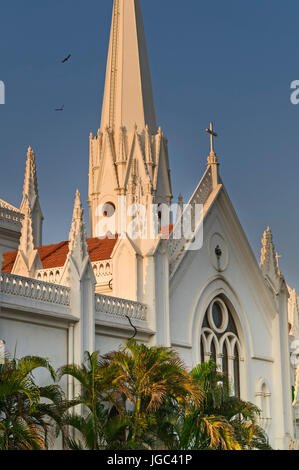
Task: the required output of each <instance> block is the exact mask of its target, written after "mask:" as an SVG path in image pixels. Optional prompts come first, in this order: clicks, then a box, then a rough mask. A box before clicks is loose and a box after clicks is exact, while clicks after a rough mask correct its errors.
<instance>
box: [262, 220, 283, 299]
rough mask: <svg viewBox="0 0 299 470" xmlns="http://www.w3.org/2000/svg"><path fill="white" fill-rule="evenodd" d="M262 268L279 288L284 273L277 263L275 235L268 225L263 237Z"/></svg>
mask: <svg viewBox="0 0 299 470" xmlns="http://www.w3.org/2000/svg"><path fill="white" fill-rule="evenodd" d="M261 270H262V272H263V274H264V276H265V277H267V278H268V279H269V280H270V281H271V283H272V285H273V286H274V287H275V288H276V290H277V289H278V287H279V285H280V280H281V278H282V275H281V272H280V270H279V266H278V263H277V254H276V252H275V247H274V243H273V235H272V232H271V229H270V227H267V230H266V231H265V232H264V235H263V238H262V250H261Z"/></svg>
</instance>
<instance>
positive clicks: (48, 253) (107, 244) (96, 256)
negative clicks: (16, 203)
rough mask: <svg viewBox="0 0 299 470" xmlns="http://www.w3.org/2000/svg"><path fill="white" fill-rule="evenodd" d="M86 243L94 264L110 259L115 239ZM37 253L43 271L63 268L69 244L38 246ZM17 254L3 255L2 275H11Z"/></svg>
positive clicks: (12, 252)
mask: <svg viewBox="0 0 299 470" xmlns="http://www.w3.org/2000/svg"><path fill="white" fill-rule="evenodd" d="M86 241H87V245H88V253H89V257H90V260H91V262H96V261H102V260H105V259H110V258H111V255H112V252H113V249H114V247H115V245H116V242H117V237H116V238H115V239H110V238H105V239H100V238H88V239H87V240H86ZM37 251H38V253H39V256H40V259H41V262H42V265H43V268H44V269H51V268H60V267H62V266H64V263H65V261H66V258H67V255H68V252H69V242H68V241H66V242H61V243H58V244H56V245H48V246H40V247H38V248H37ZM17 253H18V252H17V251H9V252H7V253H3V258H4V260H3V264H2V271H3V272H4V273H11V271H12V268H13V265H14V262H15V259H16V257H17Z"/></svg>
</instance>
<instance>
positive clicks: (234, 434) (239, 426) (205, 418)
mask: <svg viewBox="0 0 299 470" xmlns="http://www.w3.org/2000/svg"><path fill="white" fill-rule="evenodd" d="M191 376H192V377H193V379H194V380H195V382H196V383H198V384H200V386H201V388H202V390H203V392H204V399H203V401H202V403H201V406H200V408H199V409H198V408H197V407H194V408H193V410H191V413H190V415H189V416H188V420H190V422H191V428H192V425H194V424H195V428H196V430H195V428H193V429H194V432H195V435H196V438H199V442H200V443H201V447H202V448H215V449H236V450H238V449H243V450H250V449H263V450H265V449H270V448H271V447H270V445H269V442H268V438H267V436H266V434H265V432H264V431H263V429H262V428H261V427H260V426H258V424H257V417H258V415H259V414H260V410H259V409H258V408H257V407H256V406H255V405H253V404H252V403H249V402H245V401H243V400H241V399H240V398H239V397H237V396H232V395H231V392H230V384H229V381H228V378H227V376H226V375H225V374H223V373H221V372H219V371H218V370H217V367H216V365H215V364H214V363H213V362H212V361H209V362H205V363H203V364H199V365H198V366H197V367H195V368H194V369H193V370H192V371H191ZM213 427H216V432H215V430H213ZM217 428H218V429H217Z"/></svg>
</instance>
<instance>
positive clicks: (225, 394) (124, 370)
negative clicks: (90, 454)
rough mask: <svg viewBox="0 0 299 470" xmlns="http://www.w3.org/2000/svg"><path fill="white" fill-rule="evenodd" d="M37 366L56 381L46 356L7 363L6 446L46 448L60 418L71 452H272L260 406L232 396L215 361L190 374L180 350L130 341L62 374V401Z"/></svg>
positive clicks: (0, 424)
mask: <svg viewBox="0 0 299 470" xmlns="http://www.w3.org/2000/svg"><path fill="white" fill-rule="evenodd" d="M38 367H43V368H46V369H47V370H48V371H49V373H50V375H51V377H52V379H55V377H56V374H55V371H54V369H53V368H52V367H51V365H50V364H49V362H48V361H47V360H45V359H42V358H38V357H25V358H23V359H20V360H19V361H17V360H15V359H14V360H9V359H8V358H7V359H6V360H5V363H4V364H3V365H0V449H46V448H47V447H48V444H49V429H51V428H53V421H54V422H55V423H56V431H57V432H58V431H62V435H63V440H64V446H65V448H68V449H71V450H82V449H88V450H102V449H109V450H140V449H169V450H241V449H246V450H251V449H270V446H269V443H268V439H267V436H266V435H265V433H264V431H263V430H262V428H260V427H259V425H258V422H257V418H258V415H259V410H258V408H257V407H256V406H254V405H252V404H251V403H248V402H245V401H243V400H241V399H239V398H238V397H234V396H232V394H231V392H230V385H229V382H228V380H227V378H226V376H225V375H223V374H222V373H220V372H219V371H218V370H217V368H216V366H215V364H213V363H212V362H206V363H203V364H200V365H198V366H197V367H195V368H194V369H193V370H192V371H191V372H188V371H187V369H186V367H185V366H184V364H183V362H182V361H181V359H180V358H179V356H178V354H177V353H176V352H175V351H174V350H173V349H171V348H165V347H148V346H146V345H144V344H138V343H137V342H136V341H135V340H130V341H129V342H128V343H127V345H126V346H125V347H124V348H122V349H121V350H119V351H113V352H111V353H109V354H106V355H105V356H103V357H102V356H100V354H99V353H98V352H94V353H93V354H89V353H86V355H85V361H84V363H83V364H82V365H65V366H63V367H61V368H60V369H59V370H58V372H57V379H58V380H60V379H61V378H62V377H64V376H67V377H68V383H69V384H70V386H71V388H72V389H73V390H74V391H75V397H74V399H73V400H65V399H63V395H62V392H61V389H60V388H59V386H58V385H54V384H53V385H49V386H47V387H38V386H37V385H36V383H35V381H34V379H33V375H32V372H33V371H34V370H35V369H36V368H38ZM43 399H46V402H45V401H44V400H43Z"/></svg>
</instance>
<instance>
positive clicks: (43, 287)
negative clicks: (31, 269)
mask: <svg viewBox="0 0 299 470" xmlns="http://www.w3.org/2000/svg"><path fill="white" fill-rule="evenodd" d="M0 292H1V293H3V294H9V295H16V296H20V297H25V298H27V299H32V300H39V301H41V302H49V303H52V304H58V305H65V306H69V305H70V288H68V287H65V286H59V285H56V284H50V283H46V282H42V281H38V280H35V279H30V278H26V277H21V276H15V275H12V274H6V273H0Z"/></svg>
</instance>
